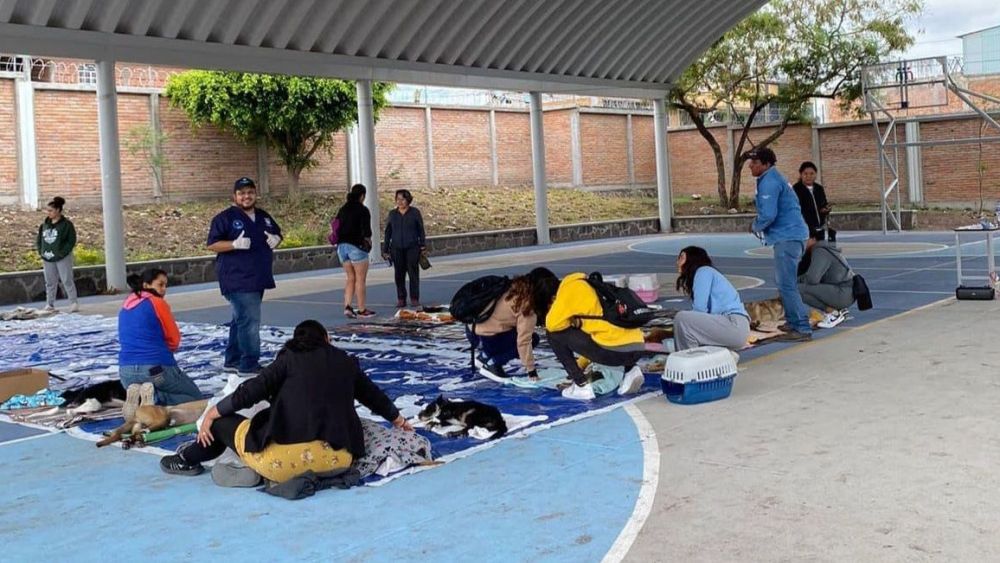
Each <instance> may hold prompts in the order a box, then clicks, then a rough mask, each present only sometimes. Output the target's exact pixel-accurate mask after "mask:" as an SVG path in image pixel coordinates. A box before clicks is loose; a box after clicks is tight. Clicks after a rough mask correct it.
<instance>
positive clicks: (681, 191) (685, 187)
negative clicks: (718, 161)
mask: <svg viewBox="0 0 1000 563" xmlns="http://www.w3.org/2000/svg"><path fill="white" fill-rule="evenodd" d="M709 131H710V132H711V133H712V136H713V137H715V140H716V141H717V142H718V143H719V146H720V147H721V148H722V159H723V162H725V161H726V160H728V159H727V158H726V155H727V154H728V152H727V151H728V146H729V140H728V137H727V135H726V128H725V127H713V128H711V129H709ZM669 150H670V155H669V156H670V186H671V188H672V189H673V193H674V194H677V195H689V194H694V193H698V194H702V195H704V196H709V197H715V196H716V194H717V193H718V191H717V190H716V181H717V180H716V178H717V177H718V174H717V173H716V171H715V170H716V168H715V157H714V156H713V154H712V148H711V147H710V146H709V145H708V142H707V141H705V138H704V137H702V136H701V133H699V132H698V131H696V130H694V129H683V130H678V131H671V132H670V137H669ZM726 175H727V177H728V175H729V166H728V165H726ZM727 189H728V188H727Z"/></svg>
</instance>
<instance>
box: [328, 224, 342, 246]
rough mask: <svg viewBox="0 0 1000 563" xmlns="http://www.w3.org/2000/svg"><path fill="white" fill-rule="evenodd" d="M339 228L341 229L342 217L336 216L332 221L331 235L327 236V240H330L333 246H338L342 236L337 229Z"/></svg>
mask: <svg viewBox="0 0 1000 563" xmlns="http://www.w3.org/2000/svg"><path fill="white" fill-rule="evenodd" d="M339 230H340V217H334V218H333V220H332V221H330V236H328V237H326V240H328V241H330V244H332V245H333V246H337V242H338V241H339V239H340V236H339V234H338V233H337V231H339Z"/></svg>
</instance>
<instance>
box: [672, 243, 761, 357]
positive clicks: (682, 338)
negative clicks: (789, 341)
mask: <svg viewBox="0 0 1000 563" xmlns="http://www.w3.org/2000/svg"><path fill="white" fill-rule="evenodd" d="M677 290H678V291H680V292H682V293H684V294H685V295H687V296H688V297H689V298H691V301H692V306H691V310H690V311H681V312H679V313H677V316H676V317H674V345H675V346H676V348H677V349H678V350H685V349H687V348H694V347H696V346H722V347H724V348H729V349H730V350H739V349H740V348H743V347H745V346H746V345H747V338H748V337H749V336H750V315H748V314H747V310H746V308H745V307H743V302H742V301H741V300H740V294H739V292H737V291H736V288H735V287H733V284H731V283H730V282H729V280H727V279H726V277H725V276H723V275H722V273H720V272H719V271H718V270H716V269H715V267H714V266H712V259H711V258H710V257H709V256H708V252H706V251H705V249H704V248H701V247H700V246H688V247H686V248H684V249H683V250H681V251H680V254H678V255H677Z"/></svg>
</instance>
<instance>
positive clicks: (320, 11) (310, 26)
mask: <svg viewBox="0 0 1000 563" xmlns="http://www.w3.org/2000/svg"><path fill="white" fill-rule="evenodd" d="M341 1H342V0H323V1H321V2H320V3H319V4H318V5H316V7H315V8H314V9H313V13H311V14H309V17H308V18H306V21H305V25H304V26H303V28H302V29H301V30H299V33H297V34H296V35H295V37H293V38H292V39H291V41H290V45H291V46H292V48H293V49H296V50H299V51H312V48H313V47H314V46H315V45H316V40H317V39H319V34H320V33H322V32H323V30H324V29H325V28H326V26H327V24H329V23H330V20H331V19H333V15H334V14H335V13H336V12H337V9H338V8H340V4H341Z"/></svg>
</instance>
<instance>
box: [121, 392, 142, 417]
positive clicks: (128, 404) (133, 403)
mask: <svg viewBox="0 0 1000 563" xmlns="http://www.w3.org/2000/svg"><path fill="white" fill-rule="evenodd" d="M140 387H141V385H139V384H138V383H133V384H132V385H129V386H128V388H127V389H125V404H123V405H122V418H124V419H125V420H126V421H129V420H132V419H134V418H135V411H136V410H137V409H138V408H139V400H140V398H139V396H140V391H139V389H140Z"/></svg>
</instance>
